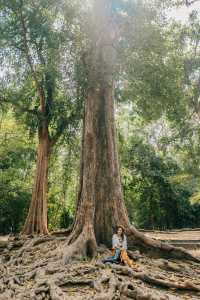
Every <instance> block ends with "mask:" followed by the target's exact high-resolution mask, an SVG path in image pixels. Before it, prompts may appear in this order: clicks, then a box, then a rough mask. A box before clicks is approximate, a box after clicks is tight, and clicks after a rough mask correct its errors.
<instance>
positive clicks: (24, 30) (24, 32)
mask: <svg viewBox="0 0 200 300" xmlns="http://www.w3.org/2000/svg"><path fill="white" fill-rule="evenodd" d="M22 5H23V4H22ZM22 5H21V7H20V10H19V17H20V22H21V26H22V38H23V45H24V51H25V54H26V59H27V62H28V65H29V67H30V69H31V72H32V76H33V78H34V81H35V84H36V88H37V91H38V94H39V98H40V107H41V111H42V112H44V111H45V93H44V90H43V88H42V86H41V84H40V83H39V81H38V78H37V75H36V71H35V69H34V65H33V62H32V57H31V55H30V51H29V46H28V39H27V28H26V22H25V19H24V16H23V12H22Z"/></svg>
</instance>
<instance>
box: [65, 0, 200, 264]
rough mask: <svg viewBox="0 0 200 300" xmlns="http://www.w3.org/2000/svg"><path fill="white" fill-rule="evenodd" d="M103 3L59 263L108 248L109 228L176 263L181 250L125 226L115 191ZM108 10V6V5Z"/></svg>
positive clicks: (99, 2)
mask: <svg viewBox="0 0 200 300" xmlns="http://www.w3.org/2000/svg"><path fill="white" fill-rule="evenodd" d="M109 3H112V1H108V0H96V1H95V6H94V20H95V21H94V23H92V24H93V28H92V29H91V31H92V32H93V35H92V37H91V53H89V55H88V57H89V60H88V70H89V77H88V86H89V88H88V92H87V97H86V101H85V116H84V126H83V139H82V158H81V174H80V176H81V178H80V190H79V194H78V200H77V211H76V218H75V222H74V226H73V229H72V232H71V234H70V236H69V238H68V240H67V242H66V245H65V246H64V260H65V262H68V260H69V259H70V258H71V257H72V256H74V255H78V254H86V255H91V256H92V255H94V253H95V252H96V248H97V244H101V243H102V244H106V245H108V246H110V241H111V237H112V234H113V229H114V228H115V227H116V226H117V225H122V226H123V227H124V228H125V230H126V234H127V235H128V239H129V246H131V245H133V244H134V246H136V247H139V248H140V249H143V250H153V252H154V253H155V252H159V254H162V255H166V256H169V255H170V256H173V257H179V258H191V259H194V260H197V259H196V258H194V257H192V255H190V254H189V253H188V252H187V251H185V250H182V249H180V248H175V247H173V246H171V245H168V244H164V243H162V242H159V241H156V240H153V239H150V238H148V237H146V236H145V235H144V234H142V233H141V232H139V231H138V230H137V229H136V228H135V227H134V226H132V225H131V224H130V222H129V219H128V215H127V211H126V208H125V204H124V199H123V193H122V189H121V180H120V172H119V163H118V154H117V147H116V134H115V122H114V99H113V70H114V66H115V61H114V58H115V52H114V48H113V46H112V45H113V42H114V39H115V38H116V37H115V31H116V29H115V25H114V23H113V21H112V17H111V14H110V13H109V10H110V8H111V6H109ZM110 5H111V4H110Z"/></svg>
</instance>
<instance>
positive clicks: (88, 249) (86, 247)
mask: <svg viewBox="0 0 200 300" xmlns="http://www.w3.org/2000/svg"><path fill="white" fill-rule="evenodd" d="M75 235H76V232H72V233H71V235H70V236H69V238H68V240H67V243H66V245H65V247H64V263H65V264H66V263H68V262H69V261H70V260H71V259H72V258H74V257H76V258H77V257H81V256H89V257H94V256H95V254H96V251H97V244H96V239H95V235H94V231H93V228H92V227H91V226H84V228H83V230H82V232H81V233H80V234H79V236H78V237H77V238H75ZM71 241H72V243H71Z"/></svg>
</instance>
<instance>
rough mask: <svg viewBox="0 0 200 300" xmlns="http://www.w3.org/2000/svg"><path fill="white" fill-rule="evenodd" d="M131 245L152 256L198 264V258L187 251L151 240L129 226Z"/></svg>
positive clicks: (199, 260) (199, 259)
mask: <svg viewBox="0 0 200 300" xmlns="http://www.w3.org/2000/svg"><path fill="white" fill-rule="evenodd" d="M127 233H128V236H129V239H130V241H131V244H132V245H133V246H134V247H138V248H139V249H142V250H143V251H145V252H150V253H151V254H152V255H154V256H155V255H157V256H161V257H167V258H175V259H186V260H191V261H195V262H200V258H198V257H196V256H194V255H193V254H191V253H190V252H189V251H187V250H186V249H184V248H181V247H175V246H172V245H170V244H169V243H165V242H162V241H159V240H156V239H152V238H150V237H148V236H146V235H145V234H143V233H142V232H140V231H138V230H137V229H136V228H135V227H133V226H129V227H128V230H127Z"/></svg>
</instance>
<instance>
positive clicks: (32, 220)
mask: <svg viewBox="0 0 200 300" xmlns="http://www.w3.org/2000/svg"><path fill="white" fill-rule="evenodd" d="M38 139H39V145H38V152H37V164H36V174H35V179H34V186H33V192H32V198H31V204H30V207H29V212H28V216H27V218H26V222H25V224H24V228H23V230H22V234H27V235H29V234H48V228H47V189H48V164H49V159H50V148H51V147H50V141H49V134H48V127H47V126H45V125H43V127H41V128H40V129H39V130H38Z"/></svg>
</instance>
